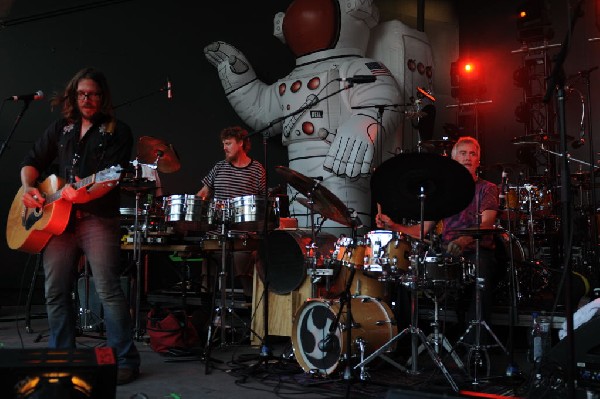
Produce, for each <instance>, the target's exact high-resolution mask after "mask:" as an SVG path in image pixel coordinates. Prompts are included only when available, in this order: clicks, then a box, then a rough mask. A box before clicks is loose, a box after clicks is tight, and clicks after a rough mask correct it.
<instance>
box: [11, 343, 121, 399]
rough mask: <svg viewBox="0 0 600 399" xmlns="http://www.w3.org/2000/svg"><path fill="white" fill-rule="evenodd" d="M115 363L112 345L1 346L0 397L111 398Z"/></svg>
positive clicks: (114, 382)
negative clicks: (72, 347)
mask: <svg viewBox="0 0 600 399" xmlns="http://www.w3.org/2000/svg"><path fill="white" fill-rule="evenodd" d="M116 391H117V366H116V361H115V354H114V351H113V350H112V348H106V347H104V348H94V349H72V350H57V349H46V348H44V349H24V350H20V349H3V350H2V351H1V354H0V397H2V398H44V399H54V398H56V399H62V398H94V399H96V398H97V399H107V398H108V399H110V398H115V396H116Z"/></svg>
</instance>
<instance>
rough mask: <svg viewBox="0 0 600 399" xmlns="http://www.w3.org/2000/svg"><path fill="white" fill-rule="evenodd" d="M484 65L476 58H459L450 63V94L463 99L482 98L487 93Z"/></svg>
mask: <svg viewBox="0 0 600 399" xmlns="http://www.w3.org/2000/svg"><path fill="white" fill-rule="evenodd" d="M483 69H484V68H483V66H482V65H481V63H480V62H479V61H477V60H475V59H472V58H469V59H459V60H457V61H456V62H452V63H451V64H450V84H451V89H450V94H451V95H452V97H454V98H458V99H460V100H461V101H469V100H473V99H476V98H480V97H481V96H482V95H483V94H484V93H485V82H484V79H483V75H484V74H483Z"/></svg>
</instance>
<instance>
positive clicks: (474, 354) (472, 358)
mask: <svg viewBox="0 0 600 399" xmlns="http://www.w3.org/2000/svg"><path fill="white" fill-rule="evenodd" d="M477 226H478V227H479V226H481V212H480V211H479V202H478V203H477ZM481 237H482V234H480V233H479V234H475V235H474V239H475V320H471V322H470V323H469V326H468V327H467V329H466V330H465V332H464V333H463V335H462V336H461V337H460V338H459V339H458V342H457V343H456V345H454V348H456V346H458V345H459V344H465V345H468V346H469V354H468V356H467V364H468V368H469V369H470V368H471V365H474V366H475V367H473V375H472V378H473V381H471V383H472V384H473V385H478V384H479V383H480V379H479V376H478V375H477V371H478V368H480V367H482V366H483V361H484V359H483V357H482V356H485V359H486V361H487V365H488V366H489V365H490V362H489V354H488V352H487V348H489V347H492V346H493V345H481V326H483V327H485V329H486V330H487V331H488V333H489V334H490V336H491V337H492V338H493V339H494V340H495V341H496V343H497V345H498V346H499V347H500V348H502V351H503V352H504V353H506V354H507V355H508V351H507V350H506V348H505V347H504V345H502V342H500V340H499V339H498V337H497V336H496V334H494V332H493V331H492V329H491V328H490V326H489V325H488V324H487V322H486V321H485V320H482V316H481V291H482V290H483V288H484V285H485V281H483V279H482V278H480V277H479V271H480V266H481V265H480V263H481V262H480V249H481V248H480V240H481ZM473 327H475V343H474V344H473V345H469V344H466V343H464V342H463V340H464V339H465V337H466V336H467V334H469V332H470V331H471V329H472V328H473ZM454 348H453V350H454ZM489 372H490V369H489V367H488V376H489Z"/></svg>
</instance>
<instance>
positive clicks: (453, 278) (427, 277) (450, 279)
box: [419, 255, 473, 285]
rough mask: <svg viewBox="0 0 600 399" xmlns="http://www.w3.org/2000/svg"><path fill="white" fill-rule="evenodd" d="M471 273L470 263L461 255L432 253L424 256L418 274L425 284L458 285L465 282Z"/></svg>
mask: <svg viewBox="0 0 600 399" xmlns="http://www.w3.org/2000/svg"><path fill="white" fill-rule="evenodd" d="M472 273H473V271H472V270H471V266H470V264H469V263H468V262H467V261H466V260H465V259H464V258H462V257H459V258H455V257H452V256H443V255H434V256H426V257H425V260H424V262H423V267H422V270H420V271H419V276H420V279H421V281H422V282H423V283H425V285H427V284H430V283H431V284H434V285H437V284H447V285H458V284H460V283H463V282H467V281H468V280H469V279H470V278H471V275H472Z"/></svg>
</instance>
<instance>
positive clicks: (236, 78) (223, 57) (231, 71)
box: [204, 42, 256, 94]
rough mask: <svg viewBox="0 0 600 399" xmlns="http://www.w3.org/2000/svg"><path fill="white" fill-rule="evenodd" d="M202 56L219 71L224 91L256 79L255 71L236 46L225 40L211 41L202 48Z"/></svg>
mask: <svg viewBox="0 0 600 399" xmlns="http://www.w3.org/2000/svg"><path fill="white" fill-rule="evenodd" d="M204 56H205V57H206V59H207V60H208V62H209V63H211V64H212V65H213V66H214V67H215V68H217V71H218V72H219V78H220V79H221V84H222V85H223V88H224V89H225V93H226V94H229V93H230V92H232V91H234V90H237V89H239V88H240V87H242V86H244V85H246V84H248V83H249V82H251V81H253V80H254V79H256V73H255V72H254V70H253V69H252V66H251V65H250V63H249V62H248V60H247V59H246V56H244V54H243V53H242V52H241V51H239V50H238V49H237V48H235V47H233V46H232V45H230V44H228V43H225V42H213V43H211V44H209V45H208V46H206V47H205V48H204Z"/></svg>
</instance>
